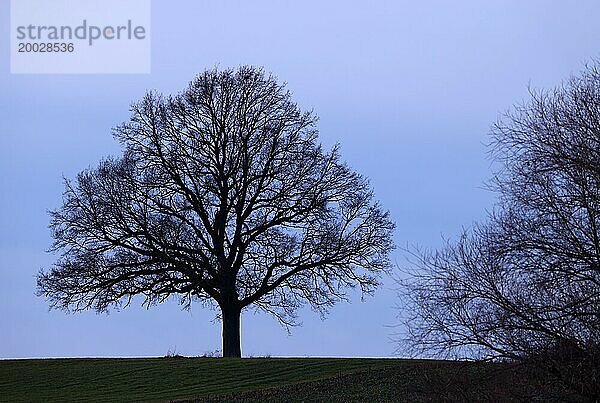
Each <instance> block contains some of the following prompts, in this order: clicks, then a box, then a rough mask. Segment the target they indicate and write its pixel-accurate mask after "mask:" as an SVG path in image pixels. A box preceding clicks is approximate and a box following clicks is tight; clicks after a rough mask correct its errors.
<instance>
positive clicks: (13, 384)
mask: <svg viewBox="0 0 600 403" xmlns="http://www.w3.org/2000/svg"><path fill="white" fill-rule="evenodd" d="M490 368H491V366H490V364H474V363H460V362H450V361H424V360H401V359H362V358H353V359H332V358H245V359H218V358H131V359H129V358H128V359H44V360H4V361H0V401H11V402H15V401H44V402H52V401H170V400H191V401H194V400H198V401H266V400H268V401H427V400H432V399H433V400H441V399H445V400H457V401H462V400H470V399H474V400H481V399H482V398H484V399H486V400H487V399H488V398H489V399H492V400H502V399H501V396H500V395H498V393H497V392H499V391H502V390H503V389H502V388H503V386H502V385H505V386H506V385H508V384H509V383H510V382H509V381H507V380H506V379H507V378H506V376H503V377H498V376H497V375H496V374H491V375H490V374H489V369H490ZM483 369H485V371H483ZM484 373H485V374H487V375H485V376H484V375H483V374H484ZM490 385H494V387H493V388H492V389H494V390H490V388H489V386H490ZM486 388H487V389H486ZM466 393H469V394H470V395H467V394H466ZM490 393H491V394H490ZM494 393H496V394H494Z"/></svg>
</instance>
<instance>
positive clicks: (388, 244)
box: [38, 67, 394, 357]
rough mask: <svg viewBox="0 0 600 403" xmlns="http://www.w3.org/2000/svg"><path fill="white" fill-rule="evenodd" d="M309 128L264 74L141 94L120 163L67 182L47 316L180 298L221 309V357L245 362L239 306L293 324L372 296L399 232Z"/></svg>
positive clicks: (45, 280)
mask: <svg viewBox="0 0 600 403" xmlns="http://www.w3.org/2000/svg"><path fill="white" fill-rule="evenodd" d="M315 123H316V117H315V116H314V115H313V114H312V113H311V112H302V111H301V110H300V109H299V107H298V106H297V105H296V104H295V103H294V102H292V101H291V97H290V93H289V92H288V91H286V90H285V86H284V85H282V84H279V83H278V82H277V80H276V79H275V78H274V77H272V76H267V75H265V74H264V73H263V71H262V70H261V69H257V68H254V67H242V68H240V69H238V70H236V71H233V70H225V71H217V70H216V69H215V70H212V71H207V72H205V73H203V74H201V75H199V76H198V77H197V78H196V79H195V80H194V81H192V82H191V83H190V85H189V87H188V88H187V89H186V90H184V91H183V92H182V93H180V94H178V95H177V96H173V97H163V96H161V95H157V94H155V93H149V94H147V95H146V97H145V98H144V99H143V100H142V101H141V102H139V103H137V104H134V105H133V106H132V116H131V119H130V121H129V122H128V123H125V124H123V125H121V126H119V127H117V128H116V129H115V131H114V135H115V137H116V138H117V139H118V140H119V141H120V142H121V144H122V146H123V148H124V152H123V155H122V156H121V157H120V158H108V159H106V160H104V161H102V162H101V163H100V165H99V166H98V167H97V168H95V169H91V170H86V171H84V172H82V173H80V174H79V175H78V177H77V180H76V181H75V182H74V183H72V182H70V181H66V190H65V193H64V200H63V205H62V207H60V208H59V209H58V210H56V211H53V212H52V213H51V215H52V221H51V229H52V230H53V237H54V244H53V247H52V250H54V251H57V252H60V253H61V257H60V259H59V260H58V261H57V262H56V263H55V265H54V266H53V267H52V268H51V269H50V270H48V271H46V272H44V271H42V272H40V274H39V276H38V293H39V294H40V295H43V296H45V297H46V298H47V299H48V300H49V301H50V303H51V304H52V306H53V307H57V308H62V309H65V310H74V311H79V310H84V309H88V308H92V309H95V310H97V311H105V310H107V309H108V308H109V307H110V306H114V305H117V306H118V305H125V306H127V305H129V304H130V302H131V300H132V298H133V297H134V296H135V295H138V294H139V295H143V296H144V297H145V300H144V304H147V305H152V304H155V303H160V302H163V301H164V300H166V299H167V298H169V297H171V296H179V298H180V302H181V304H183V305H184V306H186V307H189V305H190V304H191V303H192V301H201V302H205V303H208V304H209V305H210V304H213V306H214V304H216V305H218V308H219V309H220V316H221V318H222V323H223V355H224V356H226V357H239V356H241V350H240V314H241V312H242V310H244V309H246V308H248V307H254V308H257V309H262V310H264V311H266V312H269V313H271V314H273V315H275V316H276V317H277V318H278V319H279V320H280V321H281V322H282V323H283V324H285V325H286V326H288V325H294V324H296V323H297V322H296V321H295V318H296V316H295V311H296V309H297V308H298V307H300V306H301V305H303V304H304V303H306V302H308V303H309V304H310V305H311V306H312V307H313V308H314V309H315V310H317V311H319V312H321V313H324V312H325V311H326V309H327V308H328V307H330V306H331V305H332V304H334V303H335V302H336V301H338V300H342V299H345V296H346V294H345V291H344V290H345V289H346V288H347V287H356V286H358V287H360V289H361V290H362V292H364V293H371V292H372V291H373V290H374V289H375V287H376V286H377V274H378V273H379V272H381V271H384V270H387V268H388V267H389V258H388V254H389V252H390V250H391V249H392V248H393V243H392V241H391V234H392V231H393V228H394V225H393V223H392V222H391V221H390V219H389V216H388V213H387V212H385V211H382V209H381V208H380V206H379V205H378V203H376V202H374V201H373V194H372V191H371V189H370V186H369V183H368V181H367V180H366V179H365V178H363V177H362V176H360V175H359V174H357V173H355V172H353V171H352V170H351V169H349V168H348V167H347V166H346V165H345V164H344V163H342V162H341V161H340V158H339V155H338V148H337V147H335V148H334V149H333V150H332V151H331V152H324V151H323V150H322V148H321V146H320V145H319V144H318V143H317V130H316V128H315Z"/></svg>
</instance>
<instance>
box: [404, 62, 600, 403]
mask: <svg viewBox="0 0 600 403" xmlns="http://www.w3.org/2000/svg"><path fill="white" fill-rule="evenodd" d="M599 66H600V64H598V63H593V64H591V65H590V66H587V67H586V69H585V70H584V71H583V72H582V73H581V74H580V75H579V76H576V77H573V78H571V79H570V80H569V81H567V82H566V83H564V84H563V85H562V86H560V87H559V88H557V89H555V90H554V91H539V92H534V91H532V97H531V100H530V101H529V102H528V103H526V104H524V105H521V106H517V107H515V108H514V109H513V110H512V111H511V112H509V113H508V114H506V115H505V117H504V118H502V119H501V120H500V121H499V122H498V123H497V124H496V125H495V126H494V127H493V130H492V138H493V142H492V156H493V157H494V158H495V159H496V161H497V166H498V169H497V171H496V173H495V175H494V177H493V180H492V181H491V188H492V189H494V190H495V191H497V192H498V194H499V201H498V204H497V206H496V208H495V210H494V212H493V213H491V214H490V217H489V219H488V221H487V222H486V223H483V224H477V225H475V226H474V228H472V229H471V230H468V231H465V232H464V233H463V235H462V236H461V237H460V239H459V240H458V241H457V242H448V243H447V245H446V247H445V248H443V249H441V250H438V251H433V252H425V253H422V252H417V253H416V256H417V257H418V259H417V262H418V264H417V265H416V266H417V270H415V271H414V272H413V273H412V274H413V276H412V277H410V278H409V279H408V280H407V281H406V282H405V285H406V286H407V288H408V300H409V303H410V306H411V307H412V309H414V311H413V313H414V315H413V316H412V317H411V318H410V320H408V321H407V324H408V328H409V339H410V340H411V341H412V342H413V345H415V346H417V347H418V348H419V350H420V351H421V352H432V351H434V352H436V353H449V352H450V353H452V354H455V355H458V356H460V357H477V358H488V359H493V358H503V359H508V360H511V361H516V362H521V363H529V364H533V365H534V366H535V367H536V368H537V369H544V370H545V371H546V372H545V373H546V374H548V373H550V374H553V375H555V376H556V377H557V378H558V379H559V380H560V381H561V382H562V383H563V384H564V386H566V387H567V388H568V389H569V390H571V391H573V392H576V393H578V394H580V395H581V396H587V397H589V398H592V399H598V398H599V396H600V379H599V376H600V231H599V228H600V70H599Z"/></svg>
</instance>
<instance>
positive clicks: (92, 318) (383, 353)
mask: <svg viewBox="0 0 600 403" xmlns="http://www.w3.org/2000/svg"><path fill="white" fill-rule="evenodd" d="M598 15H600V2H597V1H595V0H591V1H586V0H578V1H577V2H566V1H548V0H545V1H542V0H539V1H526V2H524V1H513V0H497V1H486V2H482V1H454V2H447V1H441V0H440V1H419V2H415V1H373V2H364V1H348V0H346V1H337V0H336V1H327V2H324V1H314V0H307V1H302V2H293V3H292V2H281V1H275V0H271V1H267V0H254V1H217V0H212V1H198V0H175V1H166V0H162V1H161V0H153V1H152V10H151V18H152V20H151V21H152V22H151V73H150V74H127V75H118V74H72V75H65V74H40V75H35V74H11V73H10V63H9V60H8V59H9V35H10V29H9V23H10V19H9V2H8V1H7V0H0V36H1V37H2V39H1V40H0V358H25V357H92V356H93V357H99V356H102V357H105V356H106V357H113V356H163V355H165V354H166V353H167V352H168V351H169V350H171V351H176V352H177V353H179V354H182V355H188V356H195V355H202V354H205V353H210V352H213V351H215V350H217V349H220V343H221V342H220V332H221V329H220V323H219V322H218V321H215V314H216V312H214V311H210V310H206V309H203V308H202V307H201V306H200V305H199V304H198V305H193V306H192V308H191V310H190V311H184V310H181V308H180V307H179V306H178V305H177V303H176V301H170V302H167V303H164V304H162V305H160V306H157V307H152V308H150V309H146V308H142V307H141V306H140V305H139V304H137V305H136V304H134V305H132V306H130V307H129V308H127V309H124V310H121V311H111V312H110V313H109V314H108V315H107V314H96V313H94V312H84V313H78V314H65V313H64V312H61V311H49V309H48V303H47V302H46V301H45V300H44V299H43V298H41V297H37V296H35V276H36V274H37V273H38V272H39V270H41V269H47V268H48V267H50V266H51V265H52V263H53V261H54V260H55V259H56V258H57V256H56V255H53V254H50V253H47V252H46V250H47V249H48V247H49V246H50V243H51V237H50V232H49V230H48V228H47V227H48V223H49V217H48V214H47V211H48V210H51V209H54V208H57V207H58V206H59V205H60V203H61V194H62V191H63V185H62V178H63V176H64V177H66V178H74V177H75V176H76V175H77V173H78V172H80V171H81V170H84V169H86V168H89V167H93V166H94V165H96V164H97V163H98V161H100V160H101V159H102V158H103V157H106V156H108V155H118V154H119V153H120V148H119V145H118V144H117V142H116V141H115V140H114V139H113V138H112V136H111V134H110V133H111V128H112V127H114V126H116V125H118V124H120V123H122V122H123V121H125V120H126V119H127V118H128V116H129V105H130V104H131V102H134V101H136V100H139V99H140V98H141V97H142V96H143V95H144V93H145V91H147V90H150V89H152V90H158V91H160V92H163V93H165V94H171V93H176V92H178V91H180V90H181V89H183V88H184V87H185V86H186V85H187V83H188V82H189V81H190V80H191V79H192V78H193V77H194V76H195V75H196V74H198V73H200V72H202V71H204V70H206V69H211V68H214V67H218V68H227V67H234V68H235V67H237V66H240V65H247V64H248V65H257V66H263V67H264V68H265V70H266V71H269V72H272V73H273V74H275V75H276V76H278V77H279V79H280V80H281V81H285V82H287V83H288V88H289V89H290V90H291V91H292V92H293V94H294V96H293V97H294V100H295V101H297V103H298V104H299V105H300V106H301V107H302V108H303V109H313V110H314V111H315V112H316V114H317V115H318V116H319V117H320V120H319V124H318V127H319V131H320V139H321V142H322V143H323V144H324V145H325V146H326V147H331V146H332V145H333V144H335V143H340V144H341V155H342V157H343V159H344V160H345V161H347V163H348V164H349V165H350V166H351V167H352V168H353V169H354V170H356V171H358V172H360V173H362V174H364V175H366V176H367V177H368V178H369V179H370V181H371V184H372V186H373V188H374V190H375V195H376V198H377V199H378V200H380V201H381V203H382V205H383V206H384V207H385V208H386V209H388V210H389V211H390V213H391V216H392V218H393V219H394V221H395V222H396V225H397V229H396V234H395V240H396V243H397V244H398V245H399V246H400V247H404V246H407V245H420V246H421V247H425V248H435V247H439V246H440V245H441V244H442V239H443V237H445V238H450V239H452V237H455V236H457V234H458V233H459V232H460V231H461V228H463V227H468V226H469V225H471V224H472V223H473V222H474V221H476V220H482V219H485V214H486V210H489V209H490V208H491V207H492V206H493V203H494V195H493V194H491V193H490V192H489V191H487V190H485V189H484V186H483V184H484V182H485V181H486V179H488V178H489V176H490V173H491V162H490V160H489V159H488V158H487V155H486V145H485V144H486V142H487V141H488V133H489V129H490V125H491V124H492V123H493V122H494V121H496V120H497V119H498V118H499V116H501V114H502V113H503V112H505V111H506V110H507V109H509V108H510V107H511V106H512V105H514V104H515V103H520V102H522V101H524V100H526V99H527V97H528V88H529V87H531V88H538V89H541V88H552V87H554V86H556V85H559V84H560V82H561V81H562V80H564V79H566V78H568V77H569V76H570V75H571V74H576V73H577V72H579V71H580V70H581V69H582V67H583V64H584V63H585V62H586V61H588V60H590V59H591V58H596V57H599V56H600V52H599V51H600V45H599V42H598V38H600V24H599V23H598V20H597V18H598ZM404 255H405V254H404V253H403V252H402V248H398V249H397V250H396V251H395V252H394V254H393V260H394V262H395V264H396V265H398V266H399V267H406V265H409V264H410V263H409V262H407V261H406V258H405V256H404ZM382 280H383V285H382V286H381V287H380V289H379V290H378V291H377V293H376V294H375V296H374V297H366V298H365V299H364V301H361V296H360V295H359V294H357V293H351V294H350V303H340V304H338V305H336V306H335V307H334V308H332V309H331V311H330V312H329V314H328V315H327V317H326V318H325V320H322V319H321V318H320V317H319V315H318V314H316V313H314V312H312V311H310V309H303V310H302V311H301V312H300V313H299V316H300V319H301V321H302V322H303V325H302V326H301V327H297V328H294V329H292V331H291V334H288V333H287V332H286V330H285V329H284V328H282V327H281V326H280V325H279V324H278V323H277V321H276V320H275V319H273V318H271V317H269V316H267V315H266V314H254V313H253V312H247V313H244V315H243V317H242V354H243V355H245V356H267V355H270V356H299V357H304V356H329V357H335V356H346V357H392V356H398V355H399V356H402V355H403V354H405V352H404V351H402V350H400V351H398V343H397V341H396V339H397V338H398V336H397V335H396V334H397V333H398V332H399V331H400V330H401V328H400V327H399V326H398V324H399V319H398V314H399V312H401V310H400V308H401V307H399V306H398V305H399V301H400V300H399V299H398V296H397V286H396V285H395V283H394V281H392V280H391V279H390V278H388V277H384V278H383V279H382Z"/></svg>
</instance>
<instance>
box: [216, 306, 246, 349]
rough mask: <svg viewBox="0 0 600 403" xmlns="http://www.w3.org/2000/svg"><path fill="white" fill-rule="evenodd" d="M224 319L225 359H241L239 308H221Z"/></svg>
mask: <svg viewBox="0 0 600 403" xmlns="http://www.w3.org/2000/svg"><path fill="white" fill-rule="evenodd" d="M221 316H222V317H223V357H235V358H240V357H241V356H242V349H241V344H240V316H241V310H240V309H239V308H238V307H235V306H234V307H232V306H226V307H222V308H221Z"/></svg>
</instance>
